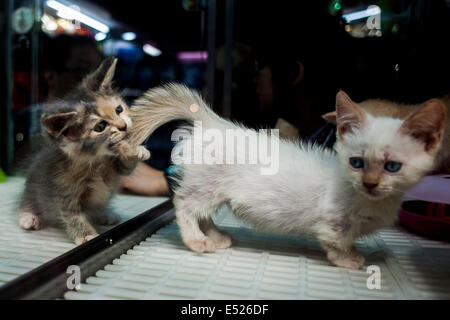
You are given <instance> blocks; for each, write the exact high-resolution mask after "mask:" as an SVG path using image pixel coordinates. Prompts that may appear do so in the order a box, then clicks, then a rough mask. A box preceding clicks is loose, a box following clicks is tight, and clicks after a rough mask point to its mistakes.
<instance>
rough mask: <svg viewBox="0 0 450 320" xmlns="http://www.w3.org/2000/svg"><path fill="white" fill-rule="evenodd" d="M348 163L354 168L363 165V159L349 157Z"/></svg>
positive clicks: (359, 167)
mask: <svg viewBox="0 0 450 320" xmlns="http://www.w3.org/2000/svg"><path fill="white" fill-rule="evenodd" d="M350 165H351V166H352V167H353V168H355V169H361V168H362V167H364V160H363V159H361V158H358V157H353V158H350Z"/></svg>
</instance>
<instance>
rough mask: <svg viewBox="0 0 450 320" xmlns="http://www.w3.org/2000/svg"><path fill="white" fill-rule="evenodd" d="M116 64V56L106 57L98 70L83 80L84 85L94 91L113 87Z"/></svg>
mask: <svg viewBox="0 0 450 320" xmlns="http://www.w3.org/2000/svg"><path fill="white" fill-rule="evenodd" d="M116 64H117V59H116V58H114V57H109V58H106V59H105V60H103V62H102V64H101V65H100V66H99V67H98V68H97V70H95V71H94V72H92V73H91V74H89V75H88V76H86V78H85V79H84V80H83V83H82V86H84V87H86V88H88V89H89V90H92V91H100V90H105V89H108V88H111V83H112V79H113V77H114V72H115V71H116Z"/></svg>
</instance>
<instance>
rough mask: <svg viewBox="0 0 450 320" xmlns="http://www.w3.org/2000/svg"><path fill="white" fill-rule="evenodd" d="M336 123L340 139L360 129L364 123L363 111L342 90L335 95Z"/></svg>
mask: <svg viewBox="0 0 450 320" xmlns="http://www.w3.org/2000/svg"><path fill="white" fill-rule="evenodd" d="M336 123H337V132H338V135H339V136H340V137H341V136H342V135H343V134H345V133H347V132H352V131H353V130H354V129H358V128H362V127H363V126H364V125H365V123H366V115H365V114H364V111H362V110H361V108H360V107H358V105H357V104H356V103H355V102H353V100H352V99H350V97H349V96H348V95H347V94H346V93H345V92H344V91H342V90H340V91H339V92H338V93H337V95H336Z"/></svg>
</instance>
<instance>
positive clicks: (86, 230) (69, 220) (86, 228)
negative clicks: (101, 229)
mask: <svg viewBox="0 0 450 320" xmlns="http://www.w3.org/2000/svg"><path fill="white" fill-rule="evenodd" d="M62 219H63V221H64V224H65V226H66V231H67V234H68V236H69V238H70V239H71V240H72V241H74V242H75V244H77V245H80V244H83V243H85V242H87V241H89V240H91V239H93V238H95V237H96V236H98V233H97V231H95V229H94V227H92V225H91V224H90V222H89V220H88V219H87V217H86V215H85V214H84V213H79V212H64V213H63V214H62Z"/></svg>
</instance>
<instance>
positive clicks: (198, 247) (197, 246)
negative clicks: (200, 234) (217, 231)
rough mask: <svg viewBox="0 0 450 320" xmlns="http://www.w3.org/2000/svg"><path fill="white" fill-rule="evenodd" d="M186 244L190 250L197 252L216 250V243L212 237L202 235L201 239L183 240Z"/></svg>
mask: <svg viewBox="0 0 450 320" xmlns="http://www.w3.org/2000/svg"><path fill="white" fill-rule="evenodd" d="M185 244H186V246H187V247H188V248H189V249H191V250H192V251H195V252H198V253H204V252H214V251H216V245H215V243H214V241H213V240H212V239H210V238H209V237H204V238H202V239H199V240H197V239H195V240H190V241H187V242H185Z"/></svg>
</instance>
